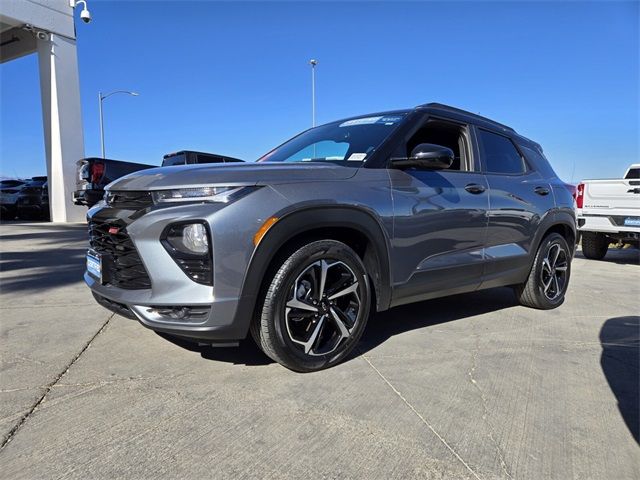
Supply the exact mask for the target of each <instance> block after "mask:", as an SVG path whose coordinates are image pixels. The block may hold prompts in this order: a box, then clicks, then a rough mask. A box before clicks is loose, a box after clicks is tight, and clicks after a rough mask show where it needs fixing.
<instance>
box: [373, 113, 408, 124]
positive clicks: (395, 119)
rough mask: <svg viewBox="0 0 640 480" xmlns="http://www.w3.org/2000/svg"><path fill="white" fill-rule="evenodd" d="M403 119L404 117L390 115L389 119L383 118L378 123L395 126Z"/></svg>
mask: <svg viewBox="0 0 640 480" xmlns="http://www.w3.org/2000/svg"><path fill="white" fill-rule="evenodd" d="M402 118H403V116H402V115H390V116H388V117H381V118H380V120H378V122H377V123H384V124H385V125H393V124H394V123H397V122H399V121H400V120H402Z"/></svg>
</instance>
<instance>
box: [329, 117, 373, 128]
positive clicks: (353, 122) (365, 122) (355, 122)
mask: <svg viewBox="0 0 640 480" xmlns="http://www.w3.org/2000/svg"><path fill="white" fill-rule="evenodd" d="M381 118H382V117H365V118H355V119H353V120H347V121H346V122H342V123H341V124H340V125H339V126H340V127H353V126H354V125H371V124H372V123H376V122H377V121H378V120H380V119H381Z"/></svg>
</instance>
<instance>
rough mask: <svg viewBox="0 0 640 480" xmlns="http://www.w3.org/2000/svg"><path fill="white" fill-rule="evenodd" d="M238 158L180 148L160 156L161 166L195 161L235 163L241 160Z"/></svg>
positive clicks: (187, 163)
mask: <svg viewBox="0 0 640 480" xmlns="http://www.w3.org/2000/svg"><path fill="white" fill-rule="evenodd" d="M242 161H244V160H240V159H239V158H233V157H227V156H225V155H218V154H217V153H205V152H195V151H193V150H180V151H179V152H175V153H168V154H166V155H165V156H164V157H162V166H163V167H170V166H175V165H193V164H197V163H237V162H242Z"/></svg>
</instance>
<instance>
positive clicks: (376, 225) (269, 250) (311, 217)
mask: <svg viewBox="0 0 640 480" xmlns="http://www.w3.org/2000/svg"><path fill="white" fill-rule="evenodd" d="M323 227H325V228H335V227H342V228H352V229H356V230H358V231H360V232H361V233H363V234H364V235H365V236H366V237H367V239H368V240H369V243H370V244H371V246H372V248H373V251H374V253H375V257H376V258H375V260H376V261H377V265H376V266H377V272H378V277H379V278H374V279H373V281H374V287H375V292H376V298H377V305H378V311H382V310H386V309H388V308H389V304H390V303H391V272H390V268H389V267H390V260H389V243H390V242H389V239H388V236H387V235H386V234H385V229H384V228H383V227H382V225H381V224H380V222H379V221H378V220H377V219H376V218H375V217H374V215H373V214H372V213H370V212H369V211H367V210H366V209H364V208H362V207H357V206H342V205H326V206H318V205H314V206H309V207H306V208H302V209H296V210H293V211H290V212H287V213H284V214H282V216H281V217H280V218H279V220H278V221H277V222H276V223H275V224H273V226H272V227H271V228H269V230H268V231H267V233H266V234H265V235H264V237H263V238H262V240H261V241H260V243H259V244H258V247H257V248H256V249H255V250H254V252H253V255H252V256H251V259H250V260H249V264H248V266H247V270H246V272H245V275H244V280H243V284H242V289H241V294H240V301H239V303H238V309H237V311H236V316H235V321H234V323H235V322H238V325H241V328H242V329H243V330H245V331H248V329H249V325H250V323H251V321H252V317H253V313H254V310H255V307H256V301H257V300H258V294H259V292H260V290H261V288H262V283H263V280H264V277H265V275H266V274H267V272H268V269H269V267H270V265H271V262H272V261H273V260H274V258H275V257H276V255H277V253H278V252H279V250H280V248H281V247H282V246H283V245H284V244H285V243H287V242H288V241H289V240H291V239H293V238H294V237H296V236H298V235H300V234H304V233H305V232H307V231H312V230H315V229H318V228H323ZM366 263H367V260H366V259H365V265H366Z"/></svg>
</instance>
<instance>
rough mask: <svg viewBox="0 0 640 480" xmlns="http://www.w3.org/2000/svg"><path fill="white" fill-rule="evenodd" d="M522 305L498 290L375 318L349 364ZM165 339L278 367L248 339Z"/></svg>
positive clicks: (208, 354) (226, 358)
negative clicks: (407, 337)
mask: <svg viewBox="0 0 640 480" xmlns="http://www.w3.org/2000/svg"><path fill="white" fill-rule="evenodd" d="M516 305H518V302H517V301H516V298H515V296H514V294H513V291H512V290H511V289H510V288H494V289H490V290H483V291H482V292H473V293H467V294H463V295H455V296H452V297H444V298H438V299H435V300H428V301H425V302H420V303H413V304H410V305H405V306H402V307H396V308H393V309H391V310H388V311H386V312H382V313H379V314H376V315H374V316H373V317H372V318H371V319H370V320H369V323H368V325H367V328H366V329H365V331H364V335H363V336H362V338H361V340H360V342H359V343H358V345H357V347H356V348H355V349H354V350H353V352H352V353H351V354H350V355H349V356H348V357H347V358H346V359H345V361H347V362H348V361H350V360H353V359H354V358H357V357H359V356H360V355H363V354H365V353H367V352H368V351H370V350H372V349H374V348H376V347H377V346H378V345H380V344H382V343H384V342H385V341H387V340H388V339H389V338H391V337H393V336H394V335H399V334H402V333H405V332H408V331H411V330H418V329H422V328H429V327H432V326H434V325H438V324H441V323H446V322H451V321H455V320H461V319H463V318H467V317H472V316H474V315H481V314H483V313H488V312H495V311H498V310H501V309H503V308H509V307H513V306H516ZM158 335H160V336H161V337H162V338H164V339H165V340H168V341H169V342H171V343H173V344H174V345H177V346H179V347H182V348H184V349H186V350H189V351H191V352H198V353H200V355H201V356H202V358H206V359H208V360H215V361H219V362H227V363H233V364H242V365H267V364H270V363H274V362H273V360H271V359H270V358H269V357H267V356H266V355H265V354H264V353H263V352H262V350H260V348H259V347H258V346H257V345H256V344H255V342H254V341H253V339H252V338H251V337H250V336H248V337H247V338H246V339H244V340H242V341H241V342H240V345H239V346H238V347H232V348H226V347H211V346H208V345H198V344H197V343H195V342H194V341H190V340H186V339H182V338H180V337H175V336H172V335H167V334H164V333H158Z"/></svg>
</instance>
